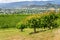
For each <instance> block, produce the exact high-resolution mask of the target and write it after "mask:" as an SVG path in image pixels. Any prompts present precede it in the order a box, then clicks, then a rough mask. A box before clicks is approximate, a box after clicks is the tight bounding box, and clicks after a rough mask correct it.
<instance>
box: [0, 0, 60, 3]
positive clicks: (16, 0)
mask: <svg viewBox="0 0 60 40" xmlns="http://www.w3.org/2000/svg"><path fill="white" fill-rule="evenodd" d="M19 1H55V2H60V1H59V0H0V3H10V2H19Z"/></svg>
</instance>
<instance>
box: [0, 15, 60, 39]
mask: <svg viewBox="0 0 60 40" xmlns="http://www.w3.org/2000/svg"><path fill="white" fill-rule="evenodd" d="M27 16H28V15H0V28H1V27H6V26H8V27H13V28H8V29H0V40H60V28H57V29H53V30H47V31H41V29H37V31H38V30H40V31H39V33H35V34H31V33H32V32H33V29H29V28H27V29H24V32H21V31H20V29H16V28H14V27H16V24H17V23H18V22H20V21H22V20H24V19H25V17H27ZM58 16H59V19H57V23H58V24H59V25H60V14H59V15H58Z"/></svg>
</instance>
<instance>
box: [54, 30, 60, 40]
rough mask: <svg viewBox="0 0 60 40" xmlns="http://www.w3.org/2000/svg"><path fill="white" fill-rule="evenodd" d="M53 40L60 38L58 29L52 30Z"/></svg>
mask: <svg viewBox="0 0 60 40" xmlns="http://www.w3.org/2000/svg"><path fill="white" fill-rule="evenodd" d="M54 40H60V29H57V30H56V31H54Z"/></svg>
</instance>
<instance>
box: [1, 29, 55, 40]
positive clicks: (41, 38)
mask: <svg viewBox="0 0 60 40" xmlns="http://www.w3.org/2000/svg"><path fill="white" fill-rule="evenodd" d="M54 31H55V30H53V31H51V30H48V31H41V32H39V33H36V34H30V33H31V32H33V29H24V32H20V30H18V29H13V28H12V29H0V40H53V39H54V36H55V34H54Z"/></svg>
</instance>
